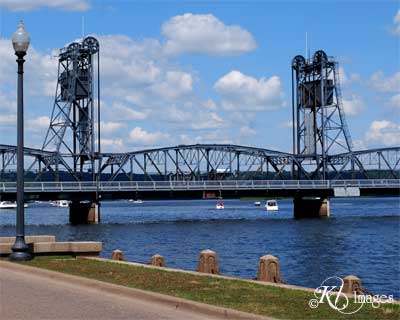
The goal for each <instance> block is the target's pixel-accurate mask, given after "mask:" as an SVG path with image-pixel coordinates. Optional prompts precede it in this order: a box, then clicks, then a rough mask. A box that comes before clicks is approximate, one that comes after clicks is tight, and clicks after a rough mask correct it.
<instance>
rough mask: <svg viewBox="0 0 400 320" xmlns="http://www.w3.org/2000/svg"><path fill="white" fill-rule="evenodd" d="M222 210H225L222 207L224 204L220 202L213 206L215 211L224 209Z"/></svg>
mask: <svg viewBox="0 0 400 320" xmlns="http://www.w3.org/2000/svg"><path fill="white" fill-rule="evenodd" d="M224 208H225V206H224V203H223V202H222V201H218V202H217V204H216V205H215V209H217V210H221V209H224Z"/></svg>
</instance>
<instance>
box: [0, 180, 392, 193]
mask: <svg viewBox="0 0 400 320" xmlns="http://www.w3.org/2000/svg"><path fill="white" fill-rule="evenodd" d="M349 187H358V188H400V179H370V180H361V179H359V180H325V181H324V180H204V181H101V182H99V183H97V182H95V181H94V182H92V181H82V182H75V181H65V182H25V192H49V193H50V192H96V191H110V192H112V191H121V192H122V191H151V190H159V191H171V190H172V191H173V190H246V189H249V190H254V189H332V188H349ZM10 192H16V183H15V182H1V183H0V193H10Z"/></svg>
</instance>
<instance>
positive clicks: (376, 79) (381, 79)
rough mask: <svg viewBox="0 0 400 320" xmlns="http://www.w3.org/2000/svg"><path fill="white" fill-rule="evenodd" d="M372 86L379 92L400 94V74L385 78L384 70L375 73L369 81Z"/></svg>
mask: <svg viewBox="0 0 400 320" xmlns="http://www.w3.org/2000/svg"><path fill="white" fill-rule="evenodd" d="M369 83H370V86H371V87H372V88H374V89H375V90H377V91H379V92H395V93H397V92H399V91H400V72H396V73H394V74H392V75H391V76H387V77H386V76H385V75H384V73H383V71H382V70H379V71H376V72H374V73H373V74H372V75H371V77H370V79H369Z"/></svg>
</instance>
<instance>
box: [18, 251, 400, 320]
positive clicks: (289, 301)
mask: <svg viewBox="0 0 400 320" xmlns="http://www.w3.org/2000/svg"><path fill="white" fill-rule="evenodd" d="M23 264H25V265H30V266H35V267H40V268H45V269H49V270H54V271H59V272H64V273H68V274H72V275H77V276H82V277H86V278H91V279H96V280H100V281H105V282H109V283H114V284H118V285H123V286H127V287H132V288H138V289H143V290H149V291H153V292H158V293H163V294H167V295H171V296H176V297H180V298H185V299H189V300H194V301H199V302H203V303H208V304H212V305H217V306H223V307H228V308H232V309H236V310H241V311H245V312H251V313H256V314H260V315H266V316H271V317H276V318H280V319H368V320H373V319H400V307H399V305H393V304H391V305H382V306H381V307H380V308H379V309H373V308H372V307H371V306H370V305H369V304H368V305H367V304H366V305H364V306H363V308H362V309H361V310H360V311H359V312H357V313H356V314H353V315H350V316H349V315H342V314H340V313H339V312H337V311H334V310H332V309H331V308H330V307H329V306H327V304H326V303H324V304H321V305H320V306H319V307H318V308H317V309H311V308H310V307H309V305H308V301H309V300H310V299H311V298H313V293H312V292H306V291H301V290H291V289H284V288H279V287H273V286H265V285H259V284H257V283H249V282H246V281H241V280H228V279H218V278H215V277H205V276H197V275H192V274H187V273H183V272H169V271H164V270H162V269H150V268H145V267H139V266H131V265H126V264H118V263H112V262H102V261H95V260H85V259H74V258H68V257H37V258H35V259H34V260H32V261H29V262H24V263H23Z"/></svg>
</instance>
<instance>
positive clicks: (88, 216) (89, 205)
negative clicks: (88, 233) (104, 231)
mask: <svg viewBox="0 0 400 320" xmlns="http://www.w3.org/2000/svg"><path fill="white" fill-rule="evenodd" d="M69 222H70V223H71V224H98V223H100V203H98V202H80V201H72V202H71V203H70V204H69Z"/></svg>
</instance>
